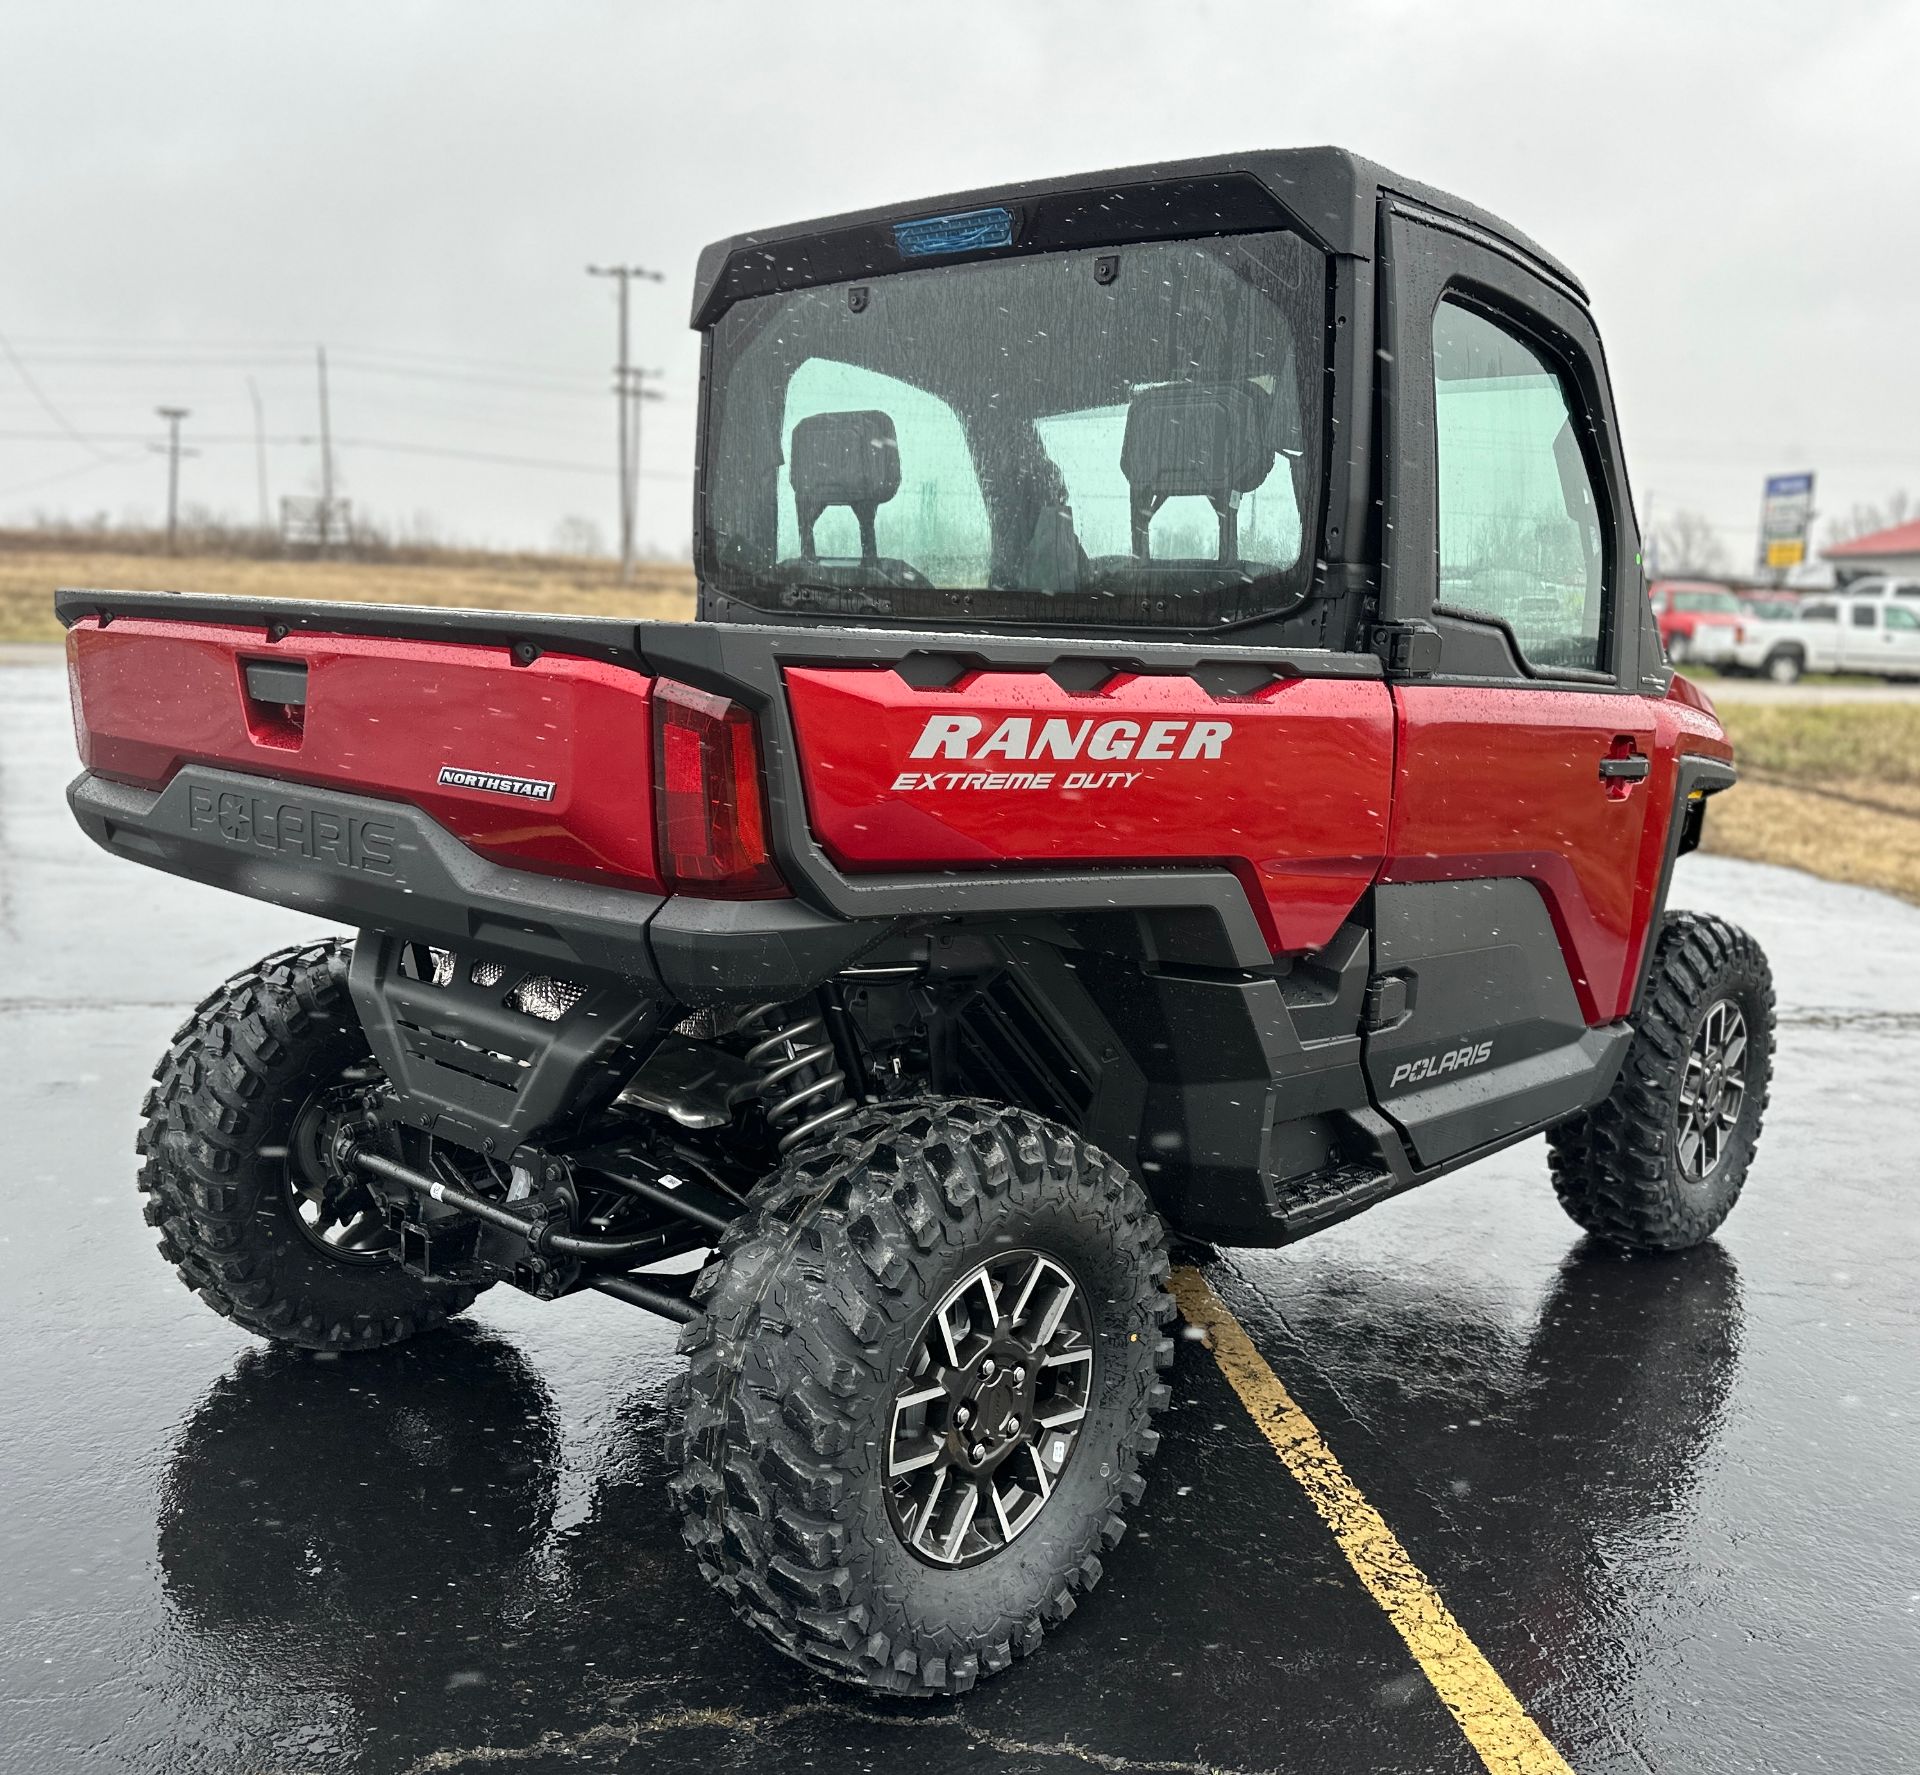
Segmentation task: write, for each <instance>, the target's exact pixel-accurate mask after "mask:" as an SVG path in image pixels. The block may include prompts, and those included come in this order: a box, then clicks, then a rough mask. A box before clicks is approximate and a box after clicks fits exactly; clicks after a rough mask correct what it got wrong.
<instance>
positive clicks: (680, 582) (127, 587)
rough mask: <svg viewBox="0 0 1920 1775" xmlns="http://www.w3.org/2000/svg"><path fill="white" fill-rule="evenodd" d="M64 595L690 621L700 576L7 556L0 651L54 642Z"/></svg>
mask: <svg viewBox="0 0 1920 1775" xmlns="http://www.w3.org/2000/svg"><path fill="white" fill-rule="evenodd" d="M59 586H86V587H94V588H102V589H107V590H112V591H178V592H220V593H232V594H234V595H236V596H240V597H251V598H316V599H320V598H325V599H331V598H338V599H343V600H346V601H349V602H353V603H362V604H376V603H377V604H440V605H454V606H460V605H464V606H468V607H471V608H473V609H478V610H546V611H561V612H568V613H572V614H578V615H585V616H616V615H617V616H632V617H636V618H638V617H659V618H666V619H685V618H690V617H691V616H692V615H693V569H692V568H691V567H688V566H683V565H680V564H678V563H671V562H669V563H656V562H648V563H643V564H642V565H641V566H640V567H639V568H638V569H637V570H636V574H635V580H634V583H633V584H632V585H631V586H623V585H621V584H620V580H619V573H618V570H617V569H616V568H615V567H614V566H613V565H612V564H611V563H609V562H604V561H577V560H567V559H564V558H559V557H556V558H553V559H545V558H542V557H539V556H485V555H473V556H449V557H446V558H444V559H435V560H430V561H401V562H363V561H338V560H329V561H273V560H266V561H257V560H250V559H247V558H245V557H243V556H234V555H177V556H171V557H169V556H165V555H152V554H115V553H111V552H106V551H93V550H86V549H71V548H69V549H45V550H40V549H4V550H0V641H57V640H58V639H59V638H60V625H59V624H58V623H57V622H55V621H54V616H53V594H54V590H55V588H56V587H59Z"/></svg>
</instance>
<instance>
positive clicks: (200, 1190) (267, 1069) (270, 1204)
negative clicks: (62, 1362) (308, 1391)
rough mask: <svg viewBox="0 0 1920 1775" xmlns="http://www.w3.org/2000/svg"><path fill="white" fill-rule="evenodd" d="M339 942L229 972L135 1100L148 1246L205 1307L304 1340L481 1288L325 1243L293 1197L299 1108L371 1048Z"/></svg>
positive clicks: (397, 1328) (387, 1323)
mask: <svg viewBox="0 0 1920 1775" xmlns="http://www.w3.org/2000/svg"><path fill="white" fill-rule="evenodd" d="M351 954H352V949H351V946H350V945H348V944H346V943H344V942H340V941H338V940H333V939H329V940H327V941H324V942H317V943H309V944H303V945H299V946H297V947H294V948H291V949H282V950H279V951H277V952H276V953H275V954H273V955H270V956H268V957H267V958H266V959H265V960H264V961H262V962H261V963H259V964H258V965H257V966H256V967H252V968H249V969H247V970H246V971H245V972H244V973H240V974H236V975H234V977H233V978H232V979H231V980H229V981H227V982H226V984H225V985H223V986H221V987H220V988H219V990H218V991H216V992H214V993H213V994H212V995H211V996H210V997H209V998H207V999H206V1000H205V1001H204V1002H203V1003H202V1004H201V1005H200V1006H199V1008H198V1009H197V1010H196V1011H195V1012H194V1014H193V1015H192V1016H191V1017H189V1018H188V1019H187V1021H186V1022H185V1023H184V1024H182V1025H181V1027H180V1029H179V1031H178V1032H177V1033H176V1034H175V1036H174V1038H173V1044H172V1046H171V1047H169V1048H168V1050H167V1052H166V1053H165V1055H164V1056H162V1058H161V1061H160V1064H159V1066H158V1067H157V1068H156V1069H155V1072H154V1075H153V1088H152V1090H150V1091H149V1092H148V1093H147V1100H146V1102H145V1103H144V1104H143V1105H142V1106H141V1113H142V1114H143V1115H144V1116H145V1117H146V1124H145V1126H144V1127H143V1128H142V1129H141V1131H140V1138H139V1142H138V1151H139V1153H140V1155H141V1157H142V1159H143V1160H144V1163H143V1164H142V1165H141V1168H140V1177H139V1183H140V1188H141V1190H142V1192H143V1193H144V1194H145V1195H146V1197H147V1205H146V1215H147V1224H148V1225H149V1226H154V1227H158V1228H159V1229H160V1255H161V1256H162V1257H164V1258H165V1259H166V1260H167V1261H168V1262H169V1263H171V1264H172V1265H173V1266H174V1267H175V1269H176V1270H177V1272H178V1273H179V1276H180V1280H181V1281H182V1282H184V1283H185V1284H186V1285H187V1286H188V1287H189V1288H191V1289H192V1290H193V1291H194V1293H196V1294H197V1295H199V1296H200V1298H201V1299H202V1300H204V1301H205V1302H206V1303H207V1305H208V1306H210V1307H212V1308H213V1310H214V1311H215V1312H217V1313H222V1314H224V1315H225V1316H226V1317H227V1318H229V1319H231V1320H233V1322H234V1323H235V1324H236V1325H241V1326H244V1327H245V1328H246V1329H247V1330H248V1331H252V1332H256V1333H258V1334H259V1335H260V1336H261V1337H265V1338H271V1339H273V1340H274V1341H275V1342H277V1343H283V1344H296V1345H299V1346H302V1347H304V1348H306V1349H311V1350H368V1349H377V1348H380V1347H381V1346H383V1345H387V1344H397V1343H400V1342H402V1341H403V1340H404V1339H406V1338H409V1337H411V1336H413V1335H414V1334H415V1333H416V1332H420V1331H426V1330H428V1329H430V1328H431V1327H433V1326H436V1325H438V1324H440V1323H441V1322H442V1321H443V1320H445V1319H446V1318H447V1317H448V1316H449V1315H450V1314H453V1313H457V1312H459V1311H461V1309H462V1308H464V1307H466V1306H467V1305H468V1304H469V1303H471V1301H472V1300H473V1298H474V1295H475V1293H476V1292H477V1290H475V1289H473V1288H470V1287H464V1286H455V1285H450V1284H447V1283H442V1282H427V1281H422V1280H421V1279H420V1278H419V1277H416V1276H412V1275H409V1274H408V1273H407V1272H406V1271H405V1270H403V1269H401V1268H400V1266H399V1263H398V1261H397V1260H396V1259H391V1258H389V1259H385V1260H379V1259H376V1260H373V1261H368V1260H366V1259H361V1260H358V1261H353V1260H349V1259H346V1258H341V1257H335V1256H331V1255H329V1254H328V1253H327V1252H326V1251H324V1250H322V1249H321V1248H320V1247H319V1246H318V1245H317V1244H315V1243H314V1242H313V1241H312V1240H311V1239H310V1238H309V1237H308V1235H307V1234H306V1233H305V1232H304V1231H303V1230H302V1228H301V1226H300V1224H299V1217H298V1216H297V1214H296V1212H295V1208H294V1205H293V1203H292V1201H291V1200H290V1199H289V1193H288V1189H287V1181H286V1180H287V1166H288V1164H289V1158H288V1148H289V1144H290V1136H291V1135H292V1133H293V1128H294V1122H295V1119H296V1117H298V1116H299V1114H300V1112H301V1110H302V1108H303V1106H304V1105H305V1104H306V1103H307V1102H308V1101H309V1100H310V1099H311V1098H312V1097H313V1094H314V1093H315V1091H316V1090H317V1089H324V1088H326V1087H327V1086H328V1085H330V1084H331V1083H332V1082H333V1081H335V1080H338V1079H339V1078H340V1077H341V1075H342V1074H343V1073H347V1072H349V1071H350V1070H351V1069H353V1068H355V1067H358V1066H363V1065H366V1064H368V1063H370V1062H371V1059H372V1054H371V1051H370V1050H369V1048H368V1046H367V1042H366V1037H365V1036H364V1035H363V1034H362V1033H361V1029H360V1022H359V1019H358V1018H357V1017H356V1016H355V1014H354V1009H353V1002H352V1000H351V998H350V997H349V996H348V993H347V964H348V961H349V958H350V956H351Z"/></svg>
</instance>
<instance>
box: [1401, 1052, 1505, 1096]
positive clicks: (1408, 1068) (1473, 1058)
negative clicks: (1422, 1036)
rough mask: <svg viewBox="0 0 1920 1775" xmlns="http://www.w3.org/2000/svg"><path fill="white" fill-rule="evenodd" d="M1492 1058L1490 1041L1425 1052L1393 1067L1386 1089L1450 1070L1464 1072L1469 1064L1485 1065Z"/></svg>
mask: <svg viewBox="0 0 1920 1775" xmlns="http://www.w3.org/2000/svg"><path fill="white" fill-rule="evenodd" d="M1492 1058H1493V1043H1492V1042H1472V1043H1469V1044H1468V1045H1467V1046H1466V1047H1464V1048H1454V1049H1452V1050H1451V1051H1449V1052H1448V1053H1445V1054H1427V1055H1423V1056H1422V1057H1421V1058H1420V1059H1418V1060H1403V1061H1401V1062H1400V1064H1399V1065H1398V1066H1396V1067H1395V1068H1394V1069H1393V1077H1392V1078H1391V1079H1389V1080H1388V1081H1387V1089H1388V1090H1389V1091H1395V1090H1398V1089H1399V1088H1400V1086H1402V1085H1417V1084H1419V1083H1420V1082H1421V1080H1423V1079H1437V1078H1440V1077H1443V1076H1444V1075H1445V1074H1447V1073H1450V1072H1464V1071H1466V1069H1467V1068H1468V1067H1470V1066H1485V1065H1486V1063H1487V1062H1488V1061H1489V1060H1491V1059H1492Z"/></svg>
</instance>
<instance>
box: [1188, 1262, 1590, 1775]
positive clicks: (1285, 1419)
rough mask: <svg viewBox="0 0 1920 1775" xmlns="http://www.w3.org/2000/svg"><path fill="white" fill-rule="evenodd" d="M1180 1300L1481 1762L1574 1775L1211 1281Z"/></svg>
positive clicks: (1196, 1275)
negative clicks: (1347, 1469) (1326, 1441)
mask: <svg viewBox="0 0 1920 1775" xmlns="http://www.w3.org/2000/svg"><path fill="white" fill-rule="evenodd" d="M1173 1295H1174V1299H1176V1300H1177V1301H1178V1302H1179V1303H1180V1311H1181V1312H1182V1313H1183V1314H1184V1315H1185V1316H1186V1320H1187V1323H1188V1324H1189V1325H1193V1326H1196V1327H1198V1328H1199V1329H1201V1330H1203V1331H1205V1332H1206V1333H1207V1334H1208V1337H1209V1340H1210V1341H1211V1343H1212V1347H1213V1356H1214V1360H1215V1361H1216V1362H1218V1363H1219V1364H1220V1372H1221V1373H1222V1374H1224V1375H1225V1376H1226V1377H1227V1379H1228V1381H1229V1382H1230V1383H1231V1384H1232V1387H1233V1390H1234V1391H1235V1392H1236V1393H1238V1394H1239V1395H1240V1403H1241V1404H1242V1405H1244V1406H1245V1407H1246V1408H1247V1411H1248V1413H1249V1414H1250V1415H1251V1416H1252V1418H1253V1421H1254V1422H1255V1423H1256V1424H1258V1425H1259V1426H1260V1429H1261V1431H1262V1433H1263V1434H1264V1435H1265V1436H1266V1439H1267V1440H1268V1441H1269V1442H1271V1443H1272V1444H1273V1451H1274V1453H1275V1454H1277V1455H1278V1456H1279V1457H1280V1459H1281V1460H1282V1461H1283V1462H1284V1463H1285V1464H1286V1468H1287V1471H1288V1472H1289V1473H1291V1474H1292V1475H1293V1476H1294V1478H1295V1479H1297V1480H1298V1481H1299V1482H1300V1485H1301V1488H1302V1489H1303V1490H1304V1491H1305V1492H1306V1494H1307V1496H1308V1498H1309V1499H1310V1500H1311V1501H1312V1503H1313V1507H1314V1509H1316V1510H1317V1511H1319V1513H1320V1516H1321V1519H1322V1521H1324V1522H1325V1523H1326V1525H1327V1527H1328V1528H1330V1529H1332V1530H1333V1538H1334V1539H1335V1540H1336V1541H1338V1542H1339V1543H1340V1551H1341V1552H1342V1553H1344V1554H1345V1555H1346V1556H1347V1563H1348V1564H1349V1565H1350V1566H1352V1567H1353V1569H1354V1573H1355V1575H1356V1576H1358V1578H1359V1580H1360V1582H1361V1583H1362V1584H1364V1585H1365V1586H1366V1587H1367V1591H1368V1593H1369V1594H1370V1595H1371V1596H1372V1597H1373V1600H1374V1601H1375V1602H1377V1603H1378V1604H1379V1605H1380V1606H1381V1608H1383V1609H1384V1610H1386V1613H1387V1619H1388V1620H1389V1621H1391V1622H1392V1623H1393V1625H1394V1627H1395V1629H1396V1630H1397V1631H1398V1633H1399V1635H1400V1637H1401V1638H1402V1639H1403V1640H1405V1641H1406V1642H1407V1650H1408V1651H1410V1652H1411V1653H1412V1654H1413V1655H1414V1658H1415V1659H1416V1660H1417V1661H1418V1663H1419V1665H1420V1668H1421V1669H1422V1670H1424V1671H1425V1672H1426V1673H1427V1680H1428V1681H1429V1682H1430V1683H1432V1684H1433V1686H1434V1689H1435V1691H1436V1692H1437V1693H1438V1695H1439V1697H1440V1699H1441V1700H1442V1701H1443V1702H1445V1703H1446V1706H1447V1711H1448V1712H1449V1713H1451V1714H1452V1715H1453V1717H1454V1718H1455V1719H1456V1720H1457V1721H1458V1722H1459V1724H1460V1730H1461V1731H1462V1732H1464V1733H1465V1734H1466V1735H1467V1742H1468V1743H1469V1744H1471V1745H1472V1746H1473V1748H1474V1749H1475V1750H1476V1751H1477V1752H1478V1753H1479V1756H1480V1760H1481V1761H1482V1762H1483V1763H1485V1764H1486V1766H1487V1767H1488V1768H1489V1769H1491V1770H1494V1771H1496V1772H1497V1775H1573V1772H1572V1770H1571V1769H1569V1768H1568V1766H1567V1763H1566V1760H1565V1759H1564V1758H1563V1757H1562V1756H1561V1755H1560V1753H1559V1752H1558V1751H1557V1750H1555V1749H1554V1748H1553V1746H1552V1745H1551V1744H1549V1743H1548V1742H1547V1737H1546V1734H1545V1733H1544V1732H1542V1731H1541V1730H1540V1728H1539V1726H1537V1725H1536V1724H1535V1723H1534V1721H1533V1718H1532V1716H1531V1715H1530V1714H1529V1713H1528V1712H1527V1710H1526V1709H1525V1708H1524V1707H1522V1706H1521V1705H1520V1702H1519V1700H1518V1699H1517V1698H1516V1697H1515V1695H1514V1693H1513V1691H1512V1690H1511V1689H1509V1688H1508V1687H1507V1685H1506V1684H1505V1683H1504V1682H1502V1681H1501V1680H1500V1673H1499V1672H1498V1671H1496V1670H1495V1669H1494V1668H1493V1666H1492V1665H1491V1664H1489V1663H1488V1662H1487V1660H1486V1658H1485V1657H1484V1656H1483V1655H1482V1653H1481V1651H1480V1648H1479V1647H1478V1646H1476V1645H1475V1644H1474V1643H1473V1641H1472V1640H1470V1639H1469V1638H1468V1637H1467V1631H1466V1629H1465V1628H1464V1627H1462V1626H1461V1625H1460V1623H1459V1622H1458V1621H1456V1620H1455V1619H1454V1618H1453V1611H1452V1610H1451V1609H1449V1608H1448V1607H1447V1605H1446V1604H1445V1603H1444V1602H1443V1601H1441V1599H1440V1593H1439V1591H1437V1590H1435V1589H1434V1587H1433V1585H1432V1584H1431V1583H1429V1582H1428V1580H1427V1576H1426V1574H1425V1573H1424V1572H1422V1571H1421V1570H1420V1568H1419V1567H1418V1566H1417V1565H1415V1564H1414V1563H1413V1558H1412V1556H1411V1555H1410V1554H1409V1553H1408V1552H1407V1550H1406V1548H1404V1547H1403V1546H1401V1545H1400V1542H1399V1539H1398V1537H1396V1536H1395V1534H1394V1532H1393V1530H1392V1529H1390V1528H1388V1527H1387V1525H1386V1522H1385V1521H1384V1520H1383V1519H1382V1517H1381V1515H1380V1512H1379V1511H1377V1510H1376V1509H1374V1507H1373V1506H1372V1505H1371V1504H1369V1503H1368V1502H1367V1500H1366V1499H1365V1497H1363V1496H1362V1495H1361V1492H1360V1489H1359V1487H1358V1486H1356V1485H1355V1484H1354V1483H1353V1481H1352V1480H1351V1479H1349V1478H1348V1477H1347V1472H1346V1469H1345V1468H1344V1467H1342V1466H1341V1465H1340V1462H1339V1459H1338V1458H1337V1457H1336V1456H1335V1454H1334V1452H1333V1450H1332V1449H1330V1448H1329V1447H1328V1446H1327V1445H1326V1443H1325V1441H1324V1440H1323V1439H1322V1438H1321V1435H1320V1432H1319V1431H1318V1430H1317V1429H1315V1428H1314V1424H1313V1420H1312V1419H1311V1418H1309V1417H1308V1416H1307V1414H1306V1413H1305V1412H1304V1411H1302V1410H1301V1409H1300V1407H1299V1406H1298V1405H1296V1404H1295V1403H1294V1400H1293V1395H1292V1394H1290V1393H1289V1392H1288V1391H1287V1389H1286V1388H1285V1387H1284V1386H1282V1385H1281V1384H1280V1378H1279V1376H1278V1375H1276V1374H1275V1373H1274V1372H1273V1370H1272V1369H1271V1368H1269V1367H1268V1366H1267V1364H1266V1360H1265V1358H1264V1357H1262V1356H1261V1354H1260V1352H1259V1351H1258V1350H1256V1349H1255V1348H1254V1347H1253V1342H1252V1340H1251V1339H1250V1338H1249V1337H1248V1336H1247V1334H1246V1333H1245V1332H1244V1331H1242V1330H1241V1329H1240V1321H1239V1320H1237V1319H1236V1318H1234V1316H1233V1315H1232V1313H1230V1312H1228V1310H1227V1308H1226V1306H1225V1304H1224V1303H1223V1302H1222V1301H1221V1299H1220V1297H1219V1296H1218V1295H1217V1294H1215V1293H1214V1292H1213V1290H1212V1289H1211V1288H1210V1287H1209V1286H1208V1285H1207V1281H1206V1278H1205V1277H1204V1276H1202V1275H1201V1274H1200V1272H1199V1271H1198V1270H1195V1269H1188V1268H1186V1267H1184V1266H1183V1267H1181V1268H1179V1269H1176V1270H1175V1271H1174V1272H1173Z"/></svg>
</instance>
